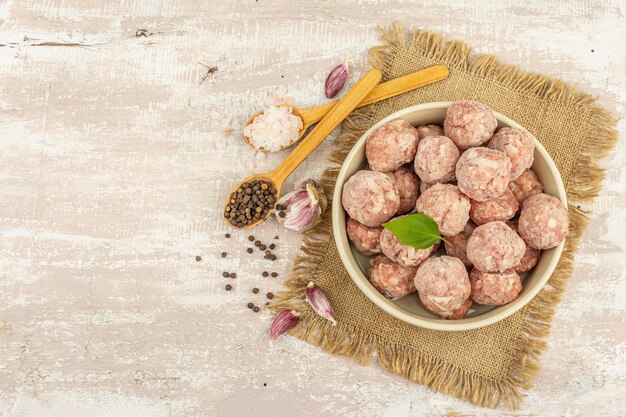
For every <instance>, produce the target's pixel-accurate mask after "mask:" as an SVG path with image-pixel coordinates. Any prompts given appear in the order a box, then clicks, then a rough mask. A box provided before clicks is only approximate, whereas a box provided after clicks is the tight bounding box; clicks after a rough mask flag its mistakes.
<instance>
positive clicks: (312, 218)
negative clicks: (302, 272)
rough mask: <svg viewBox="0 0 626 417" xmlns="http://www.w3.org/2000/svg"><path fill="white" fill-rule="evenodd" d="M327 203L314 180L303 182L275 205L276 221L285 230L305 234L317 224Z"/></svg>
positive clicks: (321, 190)
mask: <svg viewBox="0 0 626 417" xmlns="http://www.w3.org/2000/svg"><path fill="white" fill-rule="evenodd" d="M327 206H328V201H327V199H326V195H325V194H324V189H323V188H322V187H321V186H320V185H318V184H317V183H316V182H315V181H314V180H311V179H308V180H304V181H302V182H300V183H298V184H296V186H295V187H294V190H293V191H291V192H290V193H287V194H285V195H284V196H282V197H281V198H280V199H279V200H278V202H277V203H276V210H275V214H276V219H277V220H278V223H279V224H281V225H282V226H284V227H285V228H286V229H289V230H294V231H296V232H305V231H307V230H310V229H312V228H313V227H315V225H317V223H319V220H320V218H321V216H322V214H323V213H324V211H326V208H327Z"/></svg>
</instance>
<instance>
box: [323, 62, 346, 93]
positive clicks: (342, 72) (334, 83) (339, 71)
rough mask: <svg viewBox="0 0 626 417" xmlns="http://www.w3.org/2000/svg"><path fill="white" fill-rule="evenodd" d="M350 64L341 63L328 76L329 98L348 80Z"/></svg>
mask: <svg viewBox="0 0 626 417" xmlns="http://www.w3.org/2000/svg"><path fill="white" fill-rule="evenodd" d="M348 75H349V71H348V66H347V65H346V64H339V65H337V66H336V67H335V68H333V70H332V71H331V72H330V74H328V77H326V84H325V92H326V97H327V98H333V97H335V96H336V95H337V93H338V92H339V91H340V90H341V88H342V87H343V85H344V84H345V83H346V81H347V80H348Z"/></svg>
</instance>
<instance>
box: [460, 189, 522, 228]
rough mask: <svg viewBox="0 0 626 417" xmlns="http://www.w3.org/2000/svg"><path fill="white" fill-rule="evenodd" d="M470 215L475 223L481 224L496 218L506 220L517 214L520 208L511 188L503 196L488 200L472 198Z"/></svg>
mask: <svg viewBox="0 0 626 417" xmlns="http://www.w3.org/2000/svg"><path fill="white" fill-rule="evenodd" d="M471 203H472V207H471V208H470V212H469V213H470V217H471V218H472V220H474V223H476V224H478V225H481V224H485V223H489V222H494V221H496V220H501V221H506V220H509V219H510V218H512V217H513V216H515V213H517V210H519V203H518V202H517V200H516V199H515V196H514V195H513V193H512V192H511V191H510V190H506V191H505V192H504V193H502V195H501V196H499V197H496V198H492V199H491V200H487V201H476V200H471Z"/></svg>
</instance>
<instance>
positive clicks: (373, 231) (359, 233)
mask: <svg viewBox="0 0 626 417" xmlns="http://www.w3.org/2000/svg"><path fill="white" fill-rule="evenodd" d="M382 231H383V228H382V227H380V226H378V227H367V226H365V225H363V224H361V223H359V222H357V221H356V220H354V219H348V224H347V226H346V232H347V233H348V239H350V242H352V244H353V245H354V247H355V248H356V250H358V251H359V252H361V253H362V254H363V255H366V256H369V255H375V254H377V253H380V233H381V232H382Z"/></svg>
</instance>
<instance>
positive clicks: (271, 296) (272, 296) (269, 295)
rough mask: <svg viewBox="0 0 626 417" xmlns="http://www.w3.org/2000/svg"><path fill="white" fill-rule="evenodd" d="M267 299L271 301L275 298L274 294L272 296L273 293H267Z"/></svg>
mask: <svg viewBox="0 0 626 417" xmlns="http://www.w3.org/2000/svg"><path fill="white" fill-rule="evenodd" d="M267 298H269V299H270V300H271V299H272V298H274V294H272V293H271V292H268V293H267Z"/></svg>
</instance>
